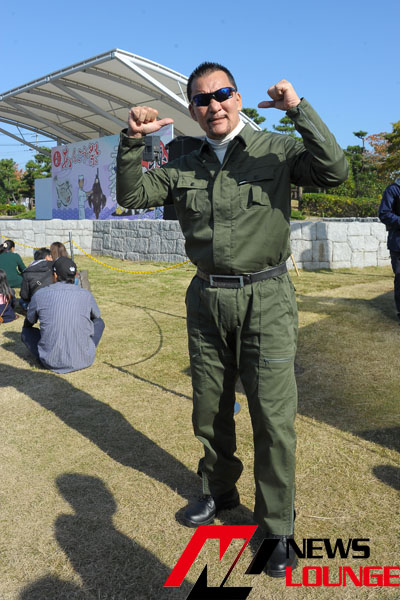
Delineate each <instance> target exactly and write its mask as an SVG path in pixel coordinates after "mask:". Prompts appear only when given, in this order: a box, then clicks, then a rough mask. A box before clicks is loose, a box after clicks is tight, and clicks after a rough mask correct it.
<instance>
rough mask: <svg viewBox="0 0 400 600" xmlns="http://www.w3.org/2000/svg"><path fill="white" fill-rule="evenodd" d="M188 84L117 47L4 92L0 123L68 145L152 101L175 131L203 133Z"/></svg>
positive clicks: (111, 130)
mask: <svg viewBox="0 0 400 600" xmlns="http://www.w3.org/2000/svg"><path fill="white" fill-rule="evenodd" d="M186 84H187V77H186V76H185V75H181V74H180V73H177V72H176V71H173V70H172V69H168V68H167V67H164V66H162V65H159V64H157V63H155V62H153V61H151V60H148V59H146V58H142V57H140V56H137V55H135V54H131V53H130V52H125V51H124V50H118V49H115V50H111V51H110V52H106V53H104V54H101V55H99V56H95V57H94V58H90V59H88V60H84V61H82V62H80V63H77V64H75V65H72V66H71V67H66V68H65V69H61V70H60V71H56V72H55V73H51V74H50V75H46V76H44V77H41V78H40V79H36V80H35V81H32V82H30V83H27V84H25V85H21V86H19V87H17V88H15V89H13V90H10V91H8V92H5V93H3V94H0V122H3V123H6V124H8V125H14V126H16V127H17V128H18V130H19V132H20V137H19V136H17V135H14V134H12V133H10V132H9V131H7V130H5V129H2V128H1V127H0V131H1V132H2V133H4V134H6V135H8V136H10V137H12V138H14V139H16V140H18V141H19V142H22V143H24V144H26V145H27V146H30V147H31V148H34V149H36V146H34V145H33V144H31V143H29V142H28V141H27V140H26V139H25V138H24V134H23V133H22V132H21V129H25V130H28V131H33V132H36V133H38V134H40V135H44V136H46V137H48V138H50V139H54V140H56V141H57V143H58V144H67V143H69V142H78V141H81V140H87V139H92V138H97V137H102V136H106V135H113V134H116V133H119V132H120V130H121V129H123V128H124V127H126V121H127V117H128V110H129V108H130V107H131V106H134V105H149V106H152V107H153V108H156V109H157V110H158V112H159V117H160V118H164V117H170V118H172V119H173V120H174V131H175V135H190V136H201V135H204V133H203V132H202V130H201V129H200V127H199V126H198V124H197V123H196V122H195V121H193V119H192V118H191V117H190V115H189V111H188V108H187V107H188V101H187V97H186ZM241 116H242V119H243V120H244V121H245V122H248V123H250V124H251V125H252V126H253V127H254V128H255V129H259V127H258V126H257V125H256V124H255V123H254V122H253V121H251V119H249V118H248V117H247V116H246V115H244V114H243V113H242V114H241Z"/></svg>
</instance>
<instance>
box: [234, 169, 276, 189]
mask: <svg viewBox="0 0 400 600" xmlns="http://www.w3.org/2000/svg"><path fill="white" fill-rule="evenodd" d="M274 176H275V168H274V167H257V169H253V170H252V171H247V172H246V173H242V174H241V175H239V185H244V184H245V183H257V182H258V181H264V180H265V179H273V178H274Z"/></svg>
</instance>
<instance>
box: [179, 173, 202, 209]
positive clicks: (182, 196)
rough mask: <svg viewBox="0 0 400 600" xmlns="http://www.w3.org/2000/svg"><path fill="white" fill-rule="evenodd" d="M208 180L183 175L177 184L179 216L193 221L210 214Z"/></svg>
mask: <svg viewBox="0 0 400 600" xmlns="http://www.w3.org/2000/svg"><path fill="white" fill-rule="evenodd" d="M207 187H208V180H207V179H197V178H195V177H194V176H193V175H186V174H181V175H180V176H179V178H178V181H177V184H176V210H177V212H178V214H181V216H182V217H184V214H185V213H186V217H189V218H191V219H195V218H200V217H201V216H202V215H203V216H204V215H206V214H208V215H209V214H210V199H209V195H208V191H207Z"/></svg>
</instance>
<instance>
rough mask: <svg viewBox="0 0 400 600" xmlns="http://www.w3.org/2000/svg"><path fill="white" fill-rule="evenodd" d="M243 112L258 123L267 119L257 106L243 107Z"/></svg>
mask: <svg viewBox="0 0 400 600" xmlns="http://www.w3.org/2000/svg"><path fill="white" fill-rule="evenodd" d="M242 112H243V113H244V114H245V115H247V116H248V117H249V119H251V120H252V121H254V123H257V125H260V124H261V123H264V121H265V117H263V116H261V115H260V113H259V112H258V110H257V109H256V108H242ZM264 131H266V130H264Z"/></svg>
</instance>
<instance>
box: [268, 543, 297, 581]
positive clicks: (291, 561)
mask: <svg viewBox="0 0 400 600" xmlns="http://www.w3.org/2000/svg"><path fill="white" fill-rule="evenodd" d="M265 537H267V538H268V539H274V540H276V539H279V543H278V545H277V546H276V548H275V550H274V551H273V553H272V554H271V557H270V559H269V560H268V562H267V565H266V567H265V572H266V573H267V575H269V576H270V577H285V576H286V567H292V569H295V568H296V567H297V556H296V554H295V552H294V550H293V548H292V546H288V543H287V540H288V539H290V540H292V539H293V535H274V534H273V533H267V534H266V536H265Z"/></svg>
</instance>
